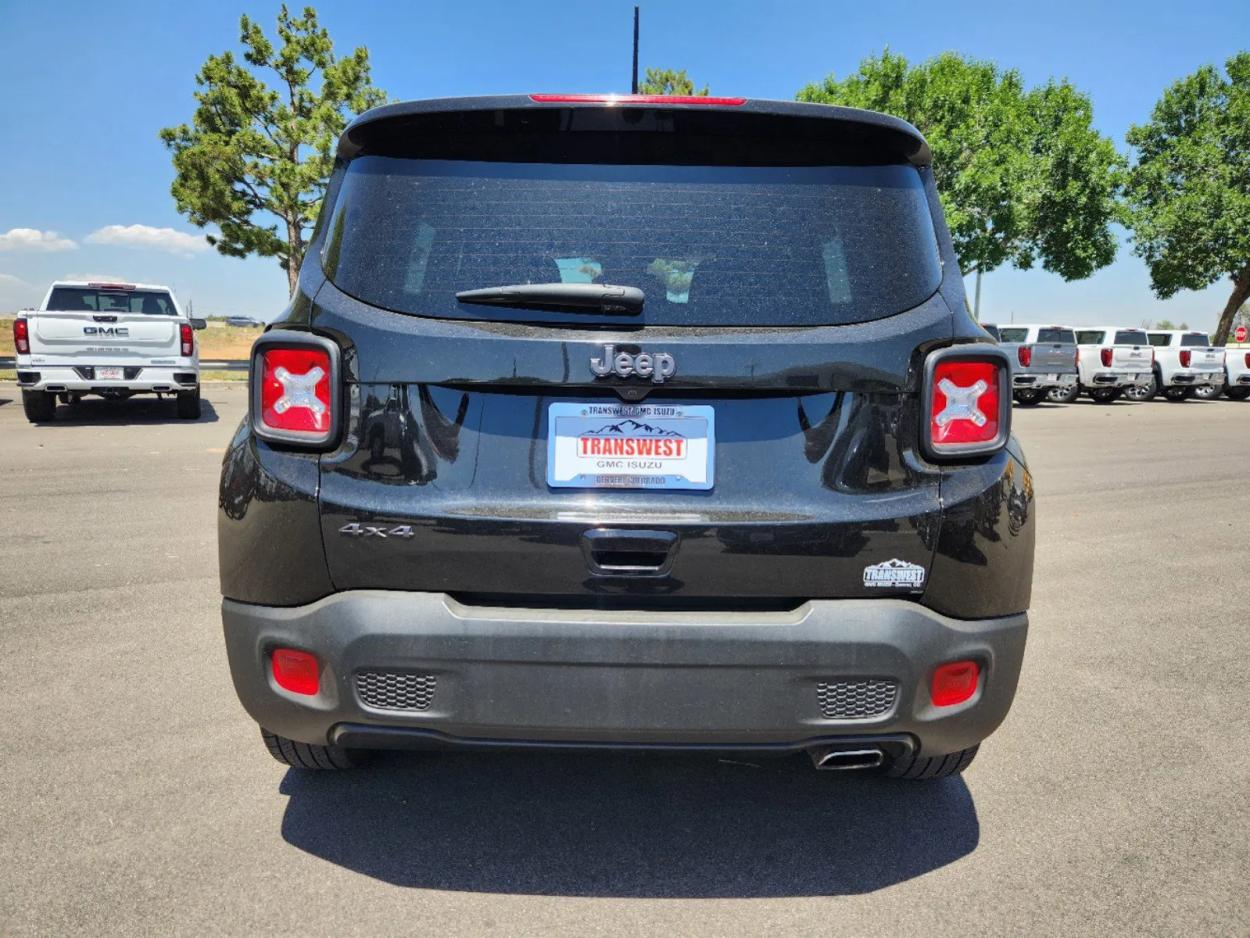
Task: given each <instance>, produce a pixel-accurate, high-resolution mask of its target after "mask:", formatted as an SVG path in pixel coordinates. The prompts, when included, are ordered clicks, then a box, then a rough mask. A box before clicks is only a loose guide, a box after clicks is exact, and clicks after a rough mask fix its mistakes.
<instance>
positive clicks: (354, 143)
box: [338, 94, 932, 166]
mask: <svg viewBox="0 0 1250 938" xmlns="http://www.w3.org/2000/svg"><path fill="white" fill-rule="evenodd" d="M561 110H563V111H566V112H569V113H570V118H569V119H562V120H561V122H560V125H559V126H560V129H562V130H591V131H594V130H618V131H619V130H630V129H646V121H647V120H648V117H640V113H641V114H642V115H648V116H649V118H650V119H652V120H653V121H660V122H661V123H663V124H664V126H662V127H661V128H659V129H664V130H671V127H670V126H668V122H666V121H665V118H664V115H666V114H668V115H670V118H669V119H668V120H669V121H671V115H674V114H679V113H682V114H687V115H697V116H700V117H702V118H706V119H708V120H713V121H716V122H717V123H718V124H720V125H721V126H723V127H725V128H726V129H732V126H733V125H734V124H735V123H737V124H743V125H752V126H756V127H758V126H759V125H760V121H761V120H768V119H774V120H777V121H782V122H786V121H793V122H794V123H795V124H796V125H804V124H806V125H808V126H811V125H812V123H813V122H815V123H816V124H818V125H821V124H825V123H826V122H828V124H829V125H830V127H832V125H834V124H839V123H840V124H843V125H845V126H846V127H847V129H848V131H850V132H851V133H852V134H857V135H858V136H860V137H871V138H872V139H873V140H875V141H877V142H880V143H886V144H888V145H889V146H890V149H893V150H896V151H897V152H898V155H899V156H902V157H904V158H906V159H907V160H908V161H909V162H911V163H913V164H915V165H917V166H924V165H928V164H929V163H930V162H931V159H932V154H931V153H930V150H929V145H928V143H927V142H926V141H925V139H924V135H923V134H921V133H920V131H919V130H917V129H916V128H915V127H913V126H912V125H911V124H909V123H908V122H907V121H905V120H903V119H901V118H898V117H894V116H892V115H889V114H882V113H879V112H877V111H866V110H861V109H859V108H849V107H840V106H836V105H830V104H809V103H806V102H800V101H773V100H767V99H761V98H724V97H707V98H702V99H701V98H700V97H699V96H665V95H619V94H603V95H581V94H568V95H559V94H555V95H545V94H507V95H480V96H473V97H455V98H426V99H419V100H413V101H400V102H397V103H394V104H385V105H382V106H381V107H376V108H372V109H370V110H368V111H365V112H364V113H363V114H361V115H359V116H358V117H357V118H356V119H355V120H353V121H352V122H351V123H350V124H348V125H347V129H346V130H344V131H343V134H342V136H341V137H340V138H339V147H338V155H339V156H340V157H341V158H344V159H350V158H351V157H353V156H355V155H357V153H359V152H360V150H361V149H362V148H364V146H365V144H366V143H367V141H368V139H369V136H370V131H371V130H375V129H376V128H377V126H378V125H380V124H386V123H389V122H393V121H406V120H407V121H412V120H419V119H421V118H452V119H456V118H459V119H460V120H459V121H457V123H459V124H464V123H465V122H466V121H467V119H468V118H470V117H472V116H474V115H476V116H477V117H478V118H486V119H489V118H490V113H489V112H514V113H519V114H520V115H521V116H524V115H525V114H526V113H529V114H530V116H531V117H533V116H536V115H537V114H538V113H539V112H544V111H561ZM483 112H486V113H483ZM586 112H591V113H589V114H587V113H586ZM572 114H579V115H581V116H580V117H579V118H578V119H577V120H573V119H572V117H571V115H572ZM627 114H628V115H629V116H625V115H627ZM498 116H499V115H496V117H498ZM445 123H446V121H445V120H444V121H443V124H444V125H445ZM494 123H498V121H497V120H496V121H494ZM482 126H483V127H488V126H489V122H488V123H483V124H482ZM457 129H462V128H460V127H458V128H457ZM848 135H849V134H848Z"/></svg>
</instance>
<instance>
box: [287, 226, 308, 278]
mask: <svg viewBox="0 0 1250 938" xmlns="http://www.w3.org/2000/svg"><path fill="white" fill-rule="evenodd" d="M286 243H287V255H286V277H287V284H288V286H290V288H291V294H290V295H291V296H295V290H296V288H297V287H298V286H299V269H300V266H301V265H302V264H303V263H304V238H303V235H302V233H301V232H300V228H299V223H298V222H296V221H294V220H293V219H289V218H288V219H287V221H286Z"/></svg>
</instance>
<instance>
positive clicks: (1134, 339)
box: [1115, 329, 1149, 345]
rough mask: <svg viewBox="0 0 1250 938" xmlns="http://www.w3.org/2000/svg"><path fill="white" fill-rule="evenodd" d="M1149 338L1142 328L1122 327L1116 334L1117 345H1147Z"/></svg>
mask: <svg viewBox="0 0 1250 938" xmlns="http://www.w3.org/2000/svg"><path fill="white" fill-rule="evenodd" d="M1148 343H1149V340H1148V339H1147V338H1146V333H1145V332H1144V331H1143V330H1141V329H1121V330H1120V331H1119V332H1117V333H1116V334H1115V344H1116V345H1146V344H1148Z"/></svg>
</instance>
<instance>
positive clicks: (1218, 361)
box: [1180, 332, 1224, 371]
mask: <svg viewBox="0 0 1250 938" xmlns="http://www.w3.org/2000/svg"><path fill="white" fill-rule="evenodd" d="M1180 338H1181V348H1182V349H1184V350H1185V351H1188V352H1189V353H1190V360H1189V367H1190V368H1191V369H1192V370H1194V371H1223V370H1224V350H1223V349H1222V348H1212V347H1210V346H1211V337H1210V336H1208V335H1207V334H1206V333H1205V332H1187V333H1185V334H1184V335H1182V336H1181V337H1180Z"/></svg>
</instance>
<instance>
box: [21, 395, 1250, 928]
mask: <svg viewBox="0 0 1250 938" xmlns="http://www.w3.org/2000/svg"><path fill="white" fill-rule="evenodd" d="M16 396H17V395H16V392H15V390H14V389H13V386H12V385H0V523H2V525H3V530H4V532H5V536H4V537H3V539H0V569H3V570H4V577H3V579H2V580H0V661H2V662H3V670H2V671H0V675H2V678H0V695H2V697H0V699H2V700H3V705H2V706H3V710H2V712H3V719H2V720H0V857H3V858H4V860H3V862H0V934H6V935H7V934H10V933H11V934H32V933H36V932H39V933H44V934H58V935H59V934H68V933H87V934H92V935H100V934H106V933H120V934H140V933H144V934H159V935H167V934H175V933H182V934H187V933H195V934H200V933H233V934H257V933H260V932H262V931H272V932H280V933H288V934H295V933H299V934H321V933H331V932H333V933H338V934H366V935H370V936H376V935H381V934H394V933H400V932H424V933H427V934H439V935H456V934H496V935H514V934H522V933H533V934H568V935H579V936H584V935H602V934H608V933H617V932H625V933H648V934H660V933H667V934H682V935H684V934H711V935H742V934H758V933H761V932H763V931H765V930H766V929H767V930H770V931H772V932H774V933H778V934H781V933H794V934H813V935H814V934H821V935H828V934H865V933H881V932H885V933H897V934H908V933H910V934H916V933H924V934H931V935H960V936H966V935H968V934H993V935H1005V934H1013V933H1014V934H1020V933H1025V932H1028V933H1032V934H1097V935H1112V934H1158V935H1173V934H1186V935H1230V934H1246V933H1247V928H1248V926H1250V888H1248V887H1247V883H1250V746H1247V733H1248V728H1250V691H1248V690H1247V688H1248V687H1250V683H1248V682H1247V678H1246V668H1247V662H1250V621H1248V619H1247V611H1246V610H1247V604H1246V596H1247V595H1248V590H1250V588H1247V586H1246V582H1245V581H1246V577H1247V570H1246V566H1247V565H1246V557H1247V545H1248V544H1250V494H1247V472H1248V471H1250V404H1245V405H1241V404H1235V403H1229V402H1219V403H1202V402H1189V403H1185V404H1166V403H1155V404H1148V405H1131V404H1117V405H1113V406H1110V407H1100V406H1096V405H1091V404H1084V403H1083V404H1077V405H1073V406H1070V407H1066V408H1064V407H1058V406H1044V407H1041V408H1038V409H1036V410H1032V411H1024V412H1021V413H1020V414H1019V417H1018V421H1017V428H1018V431H1019V433H1020V436H1021V437H1022V439H1023V440H1024V442H1025V445H1026V447H1027V449H1028V452H1029V454H1030V456H1031V458H1032V462H1033V468H1034V471H1035V473H1036V477H1037V491H1038V495H1039V499H1040V511H1041V514H1040V515H1039V519H1040V526H1041V527H1040V540H1039V545H1038V547H1039V554H1038V561H1039V562H1038V569H1037V581H1036V588H1035V592H1034V619H1033V622H1034V625H1033V634H1032V636H1031V637H1030V648H1029V652H1028V656H1027V659H1026V669H1025V674H1024V676H1023V679H1022V683H1021V687H1020V694H1019V697H1018V699H1017V702H1016V706H1015V709H1014V710H1013V712H1012V714H1011V716H1010V717H1009V718H1008V721H1007V723H1006V724H1005V726H1004V727H1003V729H1002V730H1001V731H1000V732H999V733H998V734H997V736H995V737H994V738H993V739H992V740H991V741H990V743H989V744H988V745H986V746H985V747H984V749H983V750H982V754H981V756H980V757H979V758H978V759H977V761H976V763H975V764H974V765H973V767H972V769H971V770H970V771H969V772H968V774H967V775H966V776H965V778H964V779H963V780H953V781H946V782H941V783H937V784H931V785H914V784H906V783H897V782H894V783H892V782H887V781H884V780H878V779H870V778H846V777H836V776H835V777H830V776H828V775H825V774H817V773H815V772H814V771H812V770H811V769H810V768H809V767H808V766H807V765H806V764H804V763H802V762H797V761H796V762H794V763H765V764H763V765H759V766H755V765H748V764H735V763H723V762H721V763H718V762H715V761H704V760H696V759H688V758H671V757H670V758H660V757H650V758H648V757H640V756H629V757H617V758H588V757H565V756H558V757H557V756H540V755H497V754H492V755H439V756H391V757H387V758H385V759H384V760H383V761H382V763H381V765H380V766H379V767H378V768H377V769H375V770H372V771H370V772H368V773H362V774H355V775H342V776H324V775H313V776H306V775H302V774H299V773H296V772H288V771H286V770H284V769H283V768H282V767H281V766H279V765H277V764H276V763H274V762H273V761H271V760H270V759H269V757H268V756H267V755H265V753H264V752H263V750H262V748H261V743H260V740H259V738H258V737H257V734H256V731H255V728H254V727H253V726H252V725H251V724H250V722H249V721H248V719H247V718H246V717H245V716H244V714H243V711H242V710H241V709H240V708H239V706H238V704H237V703H236V701H235V699H234V696H233V692H232V689H231V687H230V683H229V679H228V676H227V672H226V663H225V656H224V654H223V650H222V642H221V639H220V635H219V631H218V630H219V626H218V621H217V616H216V605H217V584H216V574H215V569H216V561H215V535H214V513H215V507H216V506H215V490H214V486H215V483H216V476H217V466H218V462H219V460H220V454H221V452H222V447H223V445H224V443H225V441H226V440H227V438H228V437H229V435H230V433H231V431H232V430H233V429H234V426H235V425H236V423H237V421H238V419H239V417H240V415H241V414H242V412H243V408H244V392H243V389H242V388H239V387H227V386H220V385H219V386H215V387H209V388H207V398H208V401H209V402H211V403H209V404H208V405H207V406H206V407H205V417H204V419H202V420H201V421H200V422H199V423H197V424H187V423H181V422H178V421H177V420H175V419H173V414H172V404H166V405H157V404H156V403H155V402H151V403H132V404H131V405H130V406H114V405H110V404H106V403H104V402H88V403H86V404H84V405H83V406H82V407H80V408H79V409H78V410H77V411H75V412H74V418H73V419H72V420H71V419H66V420H65V421H64V422H61V423H58V424H56V425H53V426H49V427H41V428H34V427H31V426H28V425H27V424H26V422H25V421H24V419H23V418H22V414H21V410H20V404H19V403H17V402H16V401H15V400H14V399H15V398H16ZM61 413H62V415H65V416H67V417H68V415H69V413H70V412H69V411H68V410H65V409H62V412H61ZM273 549H274V550H281V549H282V545H281V544H280V543H275V544H274V545H273Z"/></svg>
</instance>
